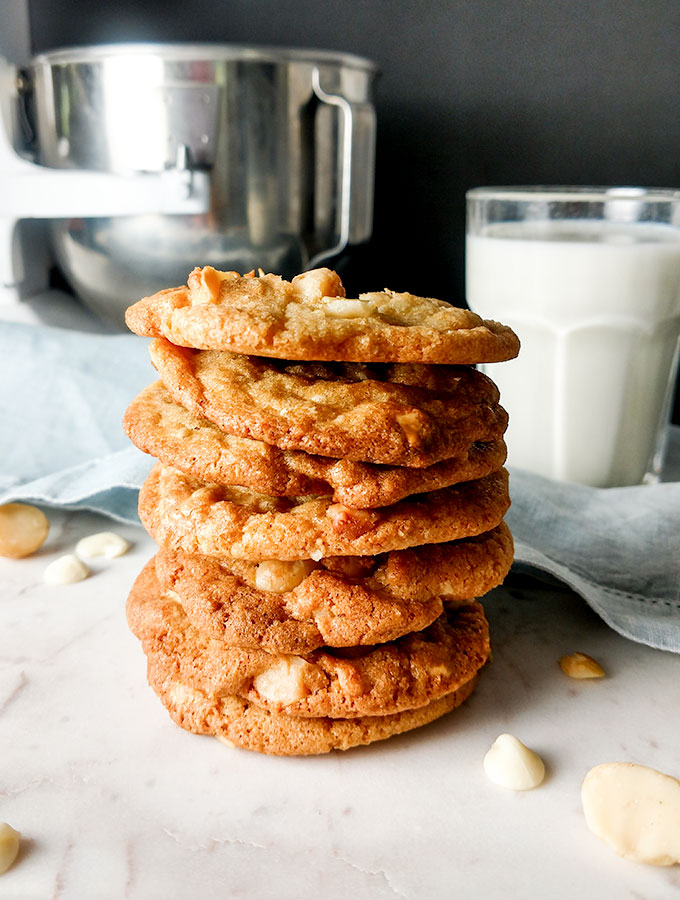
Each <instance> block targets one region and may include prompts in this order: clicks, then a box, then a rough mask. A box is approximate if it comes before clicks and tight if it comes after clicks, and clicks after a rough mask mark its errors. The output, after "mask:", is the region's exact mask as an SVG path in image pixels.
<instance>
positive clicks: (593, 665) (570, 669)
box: [560, 653, 604, 680]
mask: <svg viewBox="0 0 680 900" xmlns="http://www.w3.org/2000/svg"><path fill="white" fill-rule="evenodd" d="M560 669H562V671H563V672H564V674H565V675H568V676H569V678H577V679H580V680H583V679H585V678H604V669H603V668H602V666H601V665H600V664H599V662H598V661H597V660H596V659H593V658H592V656H588V655H587V654H586V653H569V654H567V655H566V656H563V657H562V658H561V659H560Z"/></svg>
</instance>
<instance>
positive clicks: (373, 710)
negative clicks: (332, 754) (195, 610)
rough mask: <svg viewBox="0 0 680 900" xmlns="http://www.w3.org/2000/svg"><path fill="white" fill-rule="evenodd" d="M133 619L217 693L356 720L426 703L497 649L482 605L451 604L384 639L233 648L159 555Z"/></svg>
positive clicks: (277, 708)
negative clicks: (179, 589) (165, 581)
mask: <svg viewBox="0 0 680 900" xmlns="http://www.w3.org/2000/svg"><path fill="white" fill-rule="evenodd" d="M127 617H128V623H129V625H130V628H131V630H132V632H133V633H134V634H135V635H136V636H137V638H139V640H140V641H141V643H142V647H143V649H144V652H145V653H146V654H147V655H153V657H154V658H155V660H156V662H157V664H158V665H160V666H163V665H164V666H165V667H167V669H168V672H169V673H170V674H171V677H172V678H174V679H176V680H178V681H180V682H181V683H183V684H186V685H188V686H189V687H190V688H194V689H197V690H199V691H201V692H202V693H204V694H207V695H208V696H213V697H218V696H223V695H233V696H237V697H240V698H241V699H243V700H247V701H248V703H249V704H253V705H255V706H259V707H261V708H262V709H267V710H269V711H270V712H277V713H281V712H285V713H286V714H287V715H293V716H310V717H315V718H318V717H330V718H354V717H355V716H373V715H390V714H393V713H398V712H402V711H404V710H406V709H416V708H417V707H420V706H425V705H427V704H428V703H430V702H431V701H432V700H436V699H438V698H440V697H443V696H444V695H446V694H449V693H451V692H452V691H455V690H457V689H458V688H460V687H461V686H462V685H463V684H465V683H466V682H468V681H469V680H470V679H471V678H472V677H474V675H475V674H476V673H477V672H478V671H479V670H480V669H481V668H482V666H483V665H484V663H485V662H486V660H487V659H488V656H489V632H488V625H487V622H486V618H485V617H484V612H483V610H482V607H481V605H480V604H479V603H477V602H473V603H470V604H469V605H465V606H456V607H453V608H447V609H446V610H445V612H444V613H443V614H442V615H441V616H440V617H439V618H438V619H437V620H436V621H435V622H434V623H433V624H432V625H429V626H428V627H427V628H425V629H424V630H422V631H418V632H414V633H412V634H408V635H406V636H405V637H402V638H399V639H398V640H396V641H392V642H389V643H386V644H379V645H377V646H374V647H365V648H358V647H351V648H346V649H344V650H340V649H338V648H334V649H332V650H331V649H329V648H325V649H320V650H314V651H312V652H311V653H307V654H305V655H304V656H301V655H296V654H271V653H267V652H266V651H264V650H257V649H242V648H234V647H227V646H226V645H225V644H224V643H223V642H222V641H217V640H214V639H211V638H209V637H207V636H206V635H205V634H204V633H203V632H201V631H199V630H198V629H197V628H195V627H194V626H193V625H192V624H191V623H190V622H189V620H188V618H187V616H186V614H185V612H184V610H183V608H182V606H181V605H180V604H179V603H178V602H177V601H176V600H175V599H173V597H171V596H169V595H168V594H167V593H165V594H164V593H163V592H162V591H161V588H160V585H159V583H158V579H157V578H156V573H155V568H154V565H153V562H150V563H148V564H147V566H146V567H145V569H144V570H143V571H142V573H141V574H140V575H139V577H138V578H137V581H136V582H135V584H134V586H133V588H132V591H131V592H130V596H129V598H128V603H127Z"/></svg>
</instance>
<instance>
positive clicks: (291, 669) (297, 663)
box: [253, 656, 315, 705]
mask: <svg viewBox="0 0 680 900" xmlns="http://www.w3.org/2000/svg"><path fill="white" fill-rule="evenodd" d="M314 668H315V667H314V666H312V665H310V664H309V663H308V662H306V661H305V660H304V659H301V658H300V657H299V656H286V657H283V658H282V659H280V660H279V662H277V663H276V664H275V665H273V666H270V667H269V668H268V669H265V670H264V672H261V673H260V674H259V675H258V676H257V677H256V678H255V679H254V681H253V687H254V688H255V690H256V691H257V692H258V694H260V696H261V697H264V699H265V700H269V701H271V702H272V703H282V704H284V705H285V704H287V703H295V701H296V700H301V699H302V698H303V697H305V696H307V694H308V693H309V692H308V690H307V686H306V677H305V676H306V675H307V672H308V670H313V669H314Z"/></svg>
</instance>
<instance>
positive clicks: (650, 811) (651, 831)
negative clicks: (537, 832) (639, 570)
mask: <svg viewBox="0 0 680 900" xmlns="http://www.w3.org/2000/svg"><path fill="white" fill-rule="evenodd" d="M581 802H582V804H583V812H584V815H585V817H586V824H587V825H588V828H589V829H590V830H591V831H592V832H593V834H595V835H597V837H599V838H601V839H602V840H603V841H604V842H605V843H607V844H609V846H610V847H612V848H613V849H614V850H615V851H616V852H617V853H618V854H619V855H620V856H623V857H625V858H626V859H632V860H634V861H635V862H642V863H648V864H650V865H653V866H672V865H673V864H674V863H678V862H680V781H678V779H677V778H673V777H672V776H671V775H664V774H663V773H662V772H658V771H657V770H656V769H651V768H648V767H647V766H640V765H637V764H636V763H630V762H617V763H604V764H602V765H600V766H595V768H594V769H591V770H590V771H589V772H588V774H587V775H586V777H585V780H584V782H583V787H582V788H581Z"/></svg>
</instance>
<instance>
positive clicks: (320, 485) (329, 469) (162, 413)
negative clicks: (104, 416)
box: [123, 381, 507, 509]
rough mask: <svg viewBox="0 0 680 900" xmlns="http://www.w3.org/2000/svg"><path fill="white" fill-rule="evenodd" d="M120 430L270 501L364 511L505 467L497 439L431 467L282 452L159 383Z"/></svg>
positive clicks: (180, 463)
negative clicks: (325, 503) (200, 412)
mask: <svg viewBox="0 0 680 900" xmlns="http://www.w3.org/2000/svg"><path fill="white" fill-rule="evenodd" d="M123 426H124V428H125V430H126V432H127V434H128V436H129V437H130V439H131V440H132V442H133V443H134V444H135V445H136V446H137V447H139V449H140V450H143V451H144V452H145V453H149V454H150V455H151V456H155V457H156V458H157V459H160V461H161V462H162V463H164V464H165V465H169V466H173V467H175V468H177V469H180V470H181V471H182V472H184V473H185V474H186V475H192V476H194V477H196V478H200V479H201V480H203V481H208V482H214V483H216V484H228V485H241V486H242V487H248V488H251V489H252V490H254V491H257V492H258V493H262V494H271V495H272V496H275V497H295V496H300V495H303V494H321V495H326V494H328V495H330V496H332V498H333V500H334V501H335V502H337V503H344V504H345V506H353V507H358V508H363V509H365V508H368V507H376V506H388V505H389V504H391V503H396V502H397V501H398V500H402V499H403V498H404V497H408V496H410V495H411V494H420V493H424V492H426V491H433V490H438V489H439V488H442V487H448V486H449V485H451V484H457V483H458V482H461V481H472V480H473V479H475V478H482V477H483V476H484V475H488V474H489V473H490V472H494V471H495V470H496V469H499V468H500V467H501V466H502V465H503V463H504V462H505V457H506V452H507V451H506V447H505V442H504V441H503V440H502V439H501V438H499V439H497V440H494V441H490V442H487V443H484V442H475V443H473V444H471V445H470V446H469V447H468V448H466V449H465V450H462V451H461V452H460V454H459V455H457V456H454V457H451V459H445V460H442V461H441V462H438V463H434V464H433V465H431V466H427V467H424V468H408V467H404V466H384V465H383V466H381V465H376V464H374V463H363V462H356V461H352V460H349V459H334V458H332V457H327V456H317V455H312V454H309V453H305V452H304V451H302V450H281V449H280V448H279V447H275V446H274V445H273V444H265V443H263V442H262V441H256V440H252V439H251V438H244V437H239V436H237V435H231V434H227V433H226V432H224V431H222V430H221V429H219V428H218V427H217V426H216V425H214V424H213V423H212V422H210V421H208V419H205V418H203V417H201V416H197V415H194V414H193V413H190V412H189V411H188V410H186V409H184V407H183V406H180V405H179V404H178V403H175V401H174V400H173V399H172V398H171V397H170V395H169V394H168V392H167V391H166V390H165V388H164V387H163V385H162V383H161V382H160V381H159V382H156V383H155V384H152V385H149V387H147V388H145V389H144V390H143V391H142V392H141V393H140V394H139V395H138V396H137V397H136V398H135V399H134V400H133V401H132V403H131V404H130V406H129V407H128V409H127V412H126V413H125V417H124V419H123Z"/></svg>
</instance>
